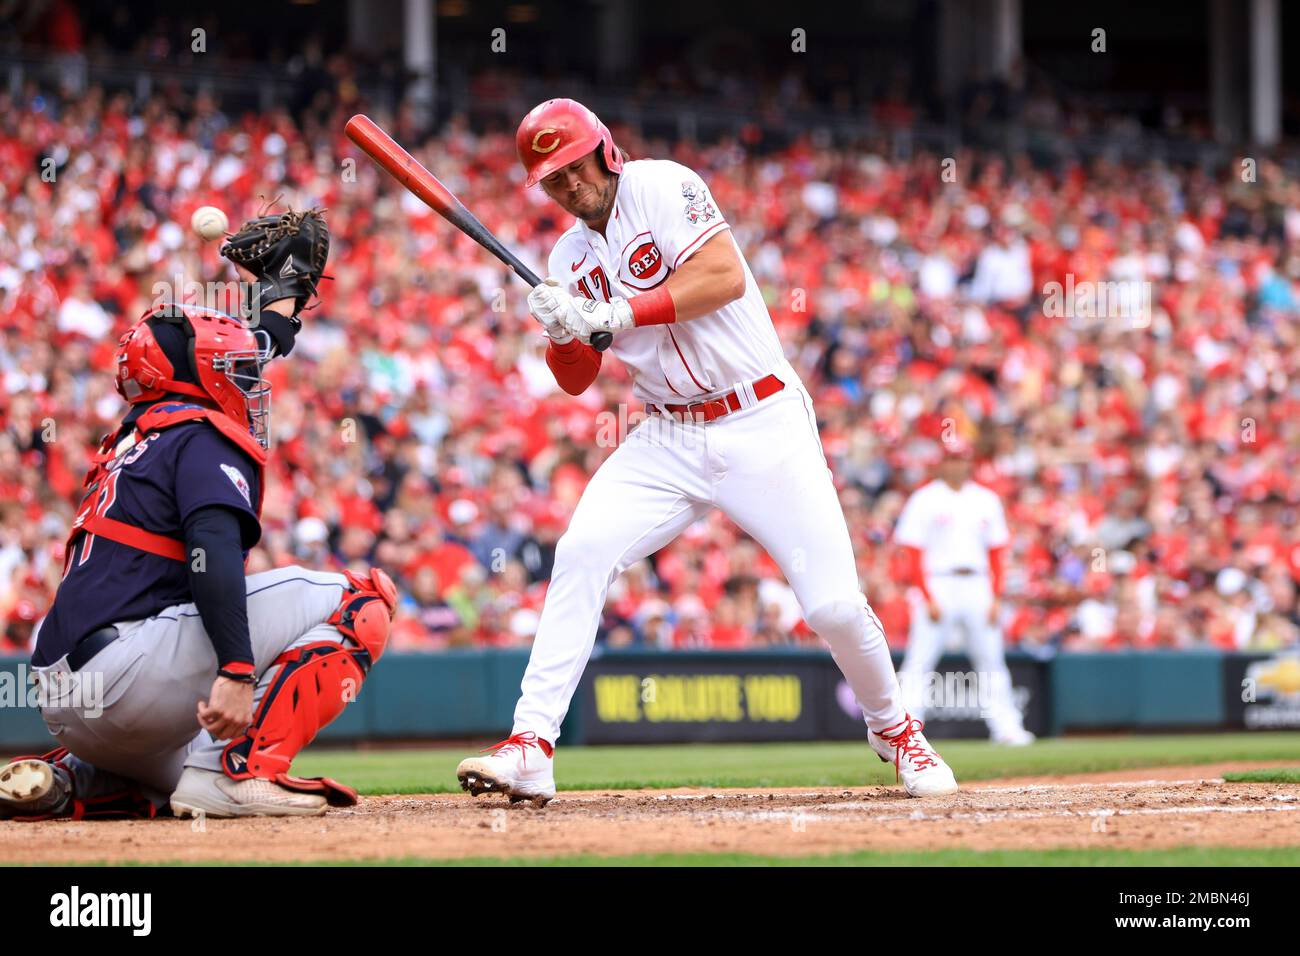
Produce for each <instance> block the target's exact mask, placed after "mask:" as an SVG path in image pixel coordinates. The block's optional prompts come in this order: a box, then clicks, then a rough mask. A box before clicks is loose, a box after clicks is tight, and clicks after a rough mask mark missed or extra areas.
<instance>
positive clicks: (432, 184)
mask: <svg viewBox="0 0 1300 956" xmlns="http://www.w3.org/2000/svg"><path fill="white" fill-rule="evenodd" d="M344 129H345V131H346V132H347V134H348V139H350V140H352V142H354V143H356V144H357V146H358V147H360V148H361V151H362V152H363V153H365V154H366V155H367V156H369V157H370V158H371V159H373V160H374V161H375V162H376V163H378V164H379V165H380V166H381V167H383V168H384V169H385V170H387V171H388V173H389V174H390V175H391V176H392V177H393V178H394V179H396V180H397V181H398V182H399V183H401V184H402V185H403V186H405V187H406V188H407V189H409V190H410V191H411V192H413V193H414V194H415V195H416V197H417V198H418V199H419V200H420V201H421V202H423V203H424V204H425V205H426V206H428V207H429V208H430V209H432V210H433V211H434V212H436V213H437V214H438V215H439V216H441V217H442V218H443V219H446V220H447V221H448V222H449V223H451V224H452V225H453V226H455V227H456V228H457V229H459V230H460V231H461V232H463V233H465V235H467V236H469V237H470V238H471V239H473V240H474V241H475V242H477V243H478V244H479V245H480V246H482V247H483V248H484V249H486V250H487V251H488V252H490V253H492V255H494V256H496V257H497V258H498V259H500V260H501V261H502V262H504V263H505V264H506V265H508V266H509V267H510V268H511V269H513V270H514V273H515V275H517V276H519V278H521V279H523V280H524V281H525V282H527V283H528V285H529V286H535V285H538V284H539V283H540V282H541V281H542V280H541V279H539V278H537V274H536V273H535V272H533V270H532V269H530V268H528V267H527V266H526V265H524V264H523V263H522V262H520V261H519V257H518V256H516V255H515V254H514V253H513V252H511V251H510V250H509V249H507V248H506V247H505V245H504V244H503V243H502V242H501V240H500V239H498V238H497V237H496V236H494V235H493V234H492V231H491V230H490V229H488V227H487V226H485V225H483V223H481V222H479V221H478V218H477V217H476V216H475V215H474V214H473V213H472V212H470V211H469V210H468V209H466V208H465V204H464V203H462V202H461V201H460V200H459V199H457V198H456V197H455V196H454V195H453V194H452V192H451V190H450V189H448V188H447V187H446V186H444V185H443V184H442V183H440V182H439V181H438V177H437V176H435V175H433V173H431V172H429V171H428V170H427V169H425V168H424V166H423V164H421V163H420V161H419V160H417V159H416V158H415V157H414V156H412V155H411V154H410V153H408V152H407V151H406V150H404V149H403V148H402V147H401V146H399V145H398V144H397V141H396V140H394V139H393V137H391V136H389V135H388V134H387V133H386V132H384V131H383V130H382V129H380V128H379V125H378V124H377V123H375V121H374V120H372V119H371V118H370V117H369V116H365V115H363V114H361V113H358V114H357V115H356V116H354V117H352V119H350V120H348V124H347V126H346V127H345V128H344ZM613 340H614V336H613V334H612V333H610V332H597V333H595V334H594V335H592V337H591V347H592V348H594V349H595V350H596V351H597V352H603V351H605V349H607V348H609V344H610V343H611V342H612V341H613Z"/></svg>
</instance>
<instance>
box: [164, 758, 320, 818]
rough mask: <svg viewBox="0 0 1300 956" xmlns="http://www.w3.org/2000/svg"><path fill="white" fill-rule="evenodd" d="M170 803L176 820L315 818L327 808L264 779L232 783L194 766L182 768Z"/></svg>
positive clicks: (315, 796)
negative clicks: (179, 818)
mask: <svg viewBox="0 0 1300 956" xmlns="http://www.w3.org/2000/svg"><path fill="white" fill-rule="evenodd" d="M171 804H172V813H174V814H176V816H178V817H199V816H208V817H318V816H320V815H321V814H322V813H324V812H325V810H326V809H327V806H328V805H327V803H326V801H325V798H324V797H323V796H321V795H320V794H318V793H297V792H295V791H293V790H286V789H285V788H284V787H282V786H280V785H279V784H278V783H276V782H275V781H273V780H267V779H266V778H265V777H250V778H249V779H247V780H233V779H231V778H230V777H228V776H226V775H225V774H224V773H222V772H221V771H219V770H203V769H200V768H198V767H186V768H185V772H184V773H182V774H181V779H180V782H179V783H178V784H177V785H176V791H175V793H173V794H172V799H171Z"/></svg>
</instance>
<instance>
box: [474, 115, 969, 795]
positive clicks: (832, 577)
mask: <svg viewBox="0 0 1300 956" xmlns="http://www.w3.org/2000/svg"><path fill="white" fill-rule="evenodd" d="M516 145H517V148H518V151H519V157H520V159H521V161H522V162H523V165H524V168H525V170H526V172H527V185H528V186H529V187H532V186H535V185H537V184H540V185H541V187H542V189H543V191H544V192H545V193H546V195H547V196H548V197H549V198H550V199H551V200H552V201H554V202H555V203H556V204H557V205H558V206H560V208H562V209H563V210H564V211H565V212H567V213H569V214H571V215H573V216H574V217H576V220H577V221H576V222H575V223H574V224H573V226H572V227H570V228H569V229H568V231H566V232H565V233H564V234H563V235H562V236H561V237H560V239H559V241H558V242H557V243H556V246H555V249H554V250H553V251H552V253H551V256H550V262H549V269H548V272H549V277H548V278H547V280H546V281H545V282H544V283H542V284H541V285H538V286H537V287H536V288H535V289H534V290H533V291H532V293H531V294H530V295H529V297H528V304H529V309H530V311H531V312H532V314H533V316H534V317H535V318H536V319H537V320H538V322H540V323H541V324H542V326H543V327H544V328H545V330H546V335H547V336H548V337H549V339H550V342H549V345H548V347H547V352H546V361H547V363H548V365H549V366H550V368H551V370H552V371H553V372H554V374H555V377H556V380H557V381H558V382H559V384H560V386H561V387H562V388H563V389H564V390H565V391H566V392H568V393H570V394H572V395H578V394H580V393H581V392H582V391H583V390H584V389H586V388H587V387H588V386H589V385H591V383H592V382H593V381H594V380H595V378H596V375H597V373H598V371H599V370H600V365H601V353H600V352H598V351H596V350H594V349H592V348H591V347H590V344H589V342H590V338H591V336H592V334H594V333H595V332H598V331H608V332H612V333H613V334H614V342H613V345H612V350H613V352H614V354H615V355H617V356H618V358H619V360H620V361H622V362H623V363H624V365H625V366H626V367H627V368H628V370H629V371H630V372H631V374H632V377H633V394H634V396H635V397H636V398H637V399H639V400H641V401H642V402H644V403H645V407H646V411H647V413H648V417H647V419H646V420H645V421H644V422H642V423H641V424H640V425H639V426H638V427H636V428H635V429H634V430H633V431H632V432H631V433H630V434H629V435H628V438H627V440H626V441H625V442H624V443H623V444H622V445H621V446H620V447H619V448H618V449H617V450H616V451H615V452H614V453H613V454H612V455H611V456H610V457H609V458H608V459H607V460H606V461H605V462H604V463H603V464H602V465H601V466H600V468H599V469H597V471H596V474H595V475H594V476H593V477H592V479H591V482H590V483H589V484H588V485H587V488H586V490H585V491H584V493H583V495H582V498H581V500H580V501H579V503H578V506H577V509H576V510H575V512H574V514H573V518H572V520H571V522H570V524H569V527H568V529H567V531H566V532H565V534H564V536H563V537H562V538H561V539H560V542H559V544H558V547H557V551H556V557H555V569H554V572H553V574H552V577H551V582H550V587H549V590H548V591H547V595H546V603H545V606H544V607H543V610H542V615H541V620H540V622H539V625H538V630H537V636H536V639H535V641H534V644H533V650H532V655H531V657H530V659H529V663H528V668H527V671H526V673H525V675H524V679H523V685H522V695H521V697H520V700H519V703H518V706H517V707H516V709H515V715H514V728H513V732H512V734H511V736H510V737H508V738H507V739H506V740H503V741H501V742H500V743H499V744H497V745H494V747H492V748H489V749H490V750H491V753H490V754H489V755H488V756H486V757H473V758H470V759H467V760H465V761H463V762H462V763H461V764H460V767H459V768H458V771H457V775H458V777H459V779H460V781H461V785H462V786H463V787H464V788H465V789H467V790H469V791H470V792H471V793H473V794H475V795H477V794H479V793H483V792H501V793H505V794H507V795H509V796H510V798H511V799H512V800H521V799H532V800H533V801H534V802H536V803H539V804H544V803H545V802H546V801H548V800H549V799H551V798H552V797H553V796H554V794H555V779H554V774H553V764H554V748H555V744H556V742H557V740H558V738H559V735H560V723H561V721H562V720H563V719H564V715H565V713H566V712H567V710H568V708H569V702H570V699H571V698H572V697H573V694H574V691H575V689H576V688H577V686H578V681H579V679H580V678H581V676H582V672H583V669H584V668H585V666H586V664H587V660H588V657H589V656H590V654H591V651H592V646H593V644H594V642H595V638H596V630H597V626H598V623H599V618H600V614H601V610H602V608H603V606H604V604H605V595H606V591H607V589H608V588H609V585H610V584H611V582H613V580H614V579H615V578H616V577H617V576H618V575H619V574H620V573H622V571H623V570H625V569H626V568H627V567H628V566H630V565H632V564H634V563H635V562H637V561H639V560H641V559H642V558H644V557H646V556H647V555H650V554H652V553H653V552H655V551H657V550H659V549H660V548H662V547H664V546H665V545H666V544H668V543H669V542H670V541H672V540H673V539H674V538H676V537H677V535H678V534H680V533H681V532H682V531H683V530H684V529H685V528H686V527H688V526H689V525H690V524H692V523H693V522H695V521H697V520H699V519H700V518H701V517H703V516H704V515H706V514H707V513H708V512H709V511H710V510H711V509H713V508H719V509H721V510H722V511H723V512H724V513H725V514H726V515H727V516H728V517H730V518H731V519H732V520H733V521H735V522H736V524H737V525H739V526H740V527H741V528H742V529H743V530H745V531H746V532H748V533H749V534H750V535H752V536H753V537H754V538H755V540H757V541H758V542H759V544H760V545H762V546H763V547H764V548H765V549H766V550H767V551H768V553H769V554H771V556H772V557H773V559H774V560H775V561H777V562H778V564H779V565H780V566H781V569H782V571H783V573H784V574H785V576H786V578H787V580H788V581H789V583H790V585H791V587H792V588H793V589H794V591H795V594H796V595H797V596H798V599H799V602H800V605H801V607H802V609H803V612H804V616H805V618H806V620H807V621H808V623H809V625H810V626H811V627H812V628H813V629H814V630H816V631H817V633H818V634H819V635H820V636H821V637H822V638H823V639H825V641H826V642H827V644H829V645H830V649H831V653H832V654H833V655H834V658H835V661H836V663H837V664H838V665H839V667H840V669H841V670H842V671H843V672H844V675H845V677H846V679H847V680H848V683H849V685H850V686H851V687H852V688H853V691H854V693H855V694H856V696H857V700H858V702H859V704H861V706H862V710H863V714H864V716H865V720H866V725H867V738H868V740H869V742H870V744H871V746H872V748H873V749H874V750H875V751H876V753H877V754H879V755H880V758H881V759H882V760H886V761H889V762H892V763H894V764H895V766H896V767H897V769H898V774H899V777H900V779H901V780H902V782H903V785H904V787H905V788H906V790H907V792H908V793H909V794H911V795H912V796H929V795H937V794H946V793H952V792H954V791H955V790H956V789H957V783H956V781H955V779H954V778H953V774H952V771H951V770H950V769H949V768H948V766H947V764H945V763H944V762H943V760H942V759H940V757H939V755H938V754H937V753H935V751H934V749H933V748H932V747H931V746H930V745H929V743H928V742H927V741H926V739H925V736H924V734H923V733H922V728H921V723H920V721H919V720H917V719H915V718H913V717H912V716H910V715H909V714H908V713H907V712H906V711H905V709H904V707H903V702H902V694H901V691H900V689H899V684H898V679H897V677H896V675H895V673H894V668H893V664H892V662H891V660H890V656H889V649H888V647H887V645H886V642H885V635H884V632H883V630H882V629H881V625H880V621H879V620H878V619H877V617H876V615H875V613H874V612H873V611H872V610H871V607H870V605H869V604H868V603H867V601H866V598H865V597H864V596H863V595H862V593H861V591H860V590H859V587H858V579H857V571H856V568H855V563H854V557H853V551H852V546H851V544H850V540H849V533H848V528H847V525H846V523H845V520H844V515H843V512H842V510H841V508H840V504H839V499H838V496H837V494H836V491H835V487H834V484H833V482H832V479H831V473H830V470H829V469H828V468H827V466H826V458H825V455H824V453H823V451H822V447H821V442H820V439H819V437H818V433H817V423H816V419H815V417H814V415H813V408H812V401H811V399H810V397H809V395H808V390H807V389H806V388H805V387H804V384H803V383H802V382H801V381H800V380H799V377H798V375H797V374H796V373H795V371H794V369H793V368H792V367H791V365H790V364H789V362H787V361H786V359H785V357H784V353H783V351H782V348H781V343H780V341H779V340H778V338H777V336H776V331H775V329H774V328H773V326H772V321H771V318H770V317H769V315H768V312H767V308H766V306H765V305H764V303H763V298H762V295H761V294H760V292H759V289H758V286H757V284H756V283H755V281H754V277H753V276H752V275H751V274H750V270H749V266H748V265H747V264H746V262H745V260H744V257H743V256H742V255H741V252H740V250H739V248H738V247H737V245H736V242H735V240H734V239H733V238H732V235H731V231H730V229H729V227H728V225H727V221H726V219H725V218H724V216H723V212H722V210H721V209H719V208H718V206H717V204H716V203H715V202H714V201H713V197H712V196H711V195H710V193H709V189H708V186H707V185H706V184H705V183H704V181H703V180H702V179H701V178H700V177H699V176H698V175H696V174H695V173H694V172H693V171H692V170H690V169H688V168H686V167H685V166H682V165H679V164H678V163H675V162H670V161H666V160H639V161H630V160H629V159H628V158H627V156H626V154H625V153H623V152H622V151H621V150H619V149H617V148H616V147H615V145H614V142H613V138H612V136H611V135H610V133H609V130H608V129H607V128H606V127H605V126H604V125H603V124H602V123H601V122H600V120H599V119H597V118H596V116H595V115H594V114H593V113H592V112H591V111H590V110H588V109H587V108H586V107H584V106H582V105H581V104H579V103H575V102H574V101H572V100H564V99H557V100H549V101H547V102H545V103H543V104H541V105H540V106H538V107H536V108H535V109H534V110H533V111H532V112H530V113H529V114H528V115H527V116H526V117H524V120H523V122H522V123H521V124H520V126H519V131H518V133H517V136H516Z"/></svg>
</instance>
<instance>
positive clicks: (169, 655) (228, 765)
mask: <svg viewBox="0 0 1300 956" xmlns="http://www.w3.org/2000/svg"><path fill="white" fill-rule="evenodd" d="M327 250H328V234H327V232H326V231H325V227H324V220H323V219H320V218H319V217H318V216H317V217H314V218H312V217H311V216H310V215H309V216H307V217H303V216H301V215H300V214H285V216H276V217H266V218H264V219H259V220H254V221H253V222H252V223H250V224H249V225H248V226H246V227H245V228H244V229H242V230H241V231H240V232H239V233H238V234H236V236H235V237H233V238H232V239H231V241H230V243H229V244H227V246H225V247H224V248H223V250H222V252H223V254H224V255H226V256H227V257H228V258H230V259H231V260H232V261H234V262H236V263H237V264H238V265H240V266H241V267H243V268H244V269H245V270H246V271H244V272H243V273H241V274H242V275H243V276H244V277H245V278H246V279H249V280H253V281H255V283H256V284H255V286H253V288H254V290H255V292H256V295H257V300H256V301H257V302H258V304H259V305H260V315H258V317H257V318H258V321H257V328H258V330H259V332H258V334H257V335H255V334H254V332H253V331H252V330H251V328H250V325H249V324H246V323H245V321H242V320H241V319H237V318H234V317H232V316H229V315H225V314H223V313H221V312H217V311H215V310H212V309H205V308H199V307H192V306H176V305H165V306H162V307H158V308H153V309H150V310H149V311H148V312H147V313H146V314H145V315H144V317H143V318H141V319H140V321H138V322H137V323H136V324H135V325H133V326H132V327H131V328H130V329H129V330H128V331H127V332H126V334H125V335H123V337H122V339H121V341H120V342H119V343H118V347H117V355H116V363H115V383H116V386H117V390H118V392H119V393H120V394H121V395H122V397H123V398H124V399H126V400H127V401H128V402H129V403H130V409H129V410H128V412H127V414H126V415H125V417H124V419H123V421H122V424H121V425H120V426H119V427H118V428H117V429H116V430H115V431H113V432H112V433H111V434H109V435H108V436H106V437H105V439H104V441H103V443H102V444H101V446H100V448H99V451H98V453H97V454H96V455H95V456H94V458H93V465H92V467H91V470H90V472H89V473H88V474H87V476H86V481H85V495H84V497H83V499H82V503H81V506H80V508H79V509H78V511H77V516H76V520H75V521H74V523H73V526H72V531H71V534H70V536H69V538H68V543H67V549H66V556H65V567H64V576H63V580H62V582H61V583H60V585H59V590H58V593H57V595H56V596H55V599H54V605H53V606H52V607H51V608H50V611H49V613H48V614H47V615H46V616H45V618H44V620H43V621H42V622H41V624H40V628H39V632H38V634H37V640H36V649H35V652H34V653H33V656H32V665H33V669H34V671H35V673H36V675H37V677H38V680H39V681H40V683H41V685H42V688H41V689H42V691H43V694H42V703H41V713H42V716H43V717H44V719H45V722H46V725H47V726H48V727H49V730H50V733H51V734H52V735H53V736H54V738H55V739H56V740H57V741H58V744H59V748H58V749H56V750H54V751H51V752H50V753H48V754H45V755H44V756H42V757H26V758H20V759H18V760H15V761H11V762H10V763H9V764H8V765H7V766H5V767H4V768H2V769H0V817H17V818H26V819H47V818H50V817H58V816H73V817H77V818H82V817H94V816H128V817H152V816H154V815H155V814H157V813H158V812H160V811H164V810H166V809H167V808H169V807H170V809H171V811H172V812H174V813H176V814H177V815H180V816H185V815H191V814H193V815H197V814H206V815H210V816H216V817H231V816H286V815H295V814H319V813H323V812H324V811H325V809H326V806H327V805H329V804H333V805H348V804H350V803H355V802H356V794H355V792H353V791H351V790H350V789H349V788H347V787H344V786H343V785H341V784H338V783H335V782H334V781H332V780H328V779H323V778H322V779H312V780H304V779H301V778H296V777H292V776H290V775H289V769H290V764H291V763H292V761H293V758H294V756H295V755H296V754H297V753H298V751H299V750H301V749H302V748H303V747H304V746H306V744H307V743H309V742H310V741H311V740H312V738H313V737H314V736H315V735H316V733H317V732H318V731H319V730H320V728H321V727H323V726H325V725H326V724H328V723H329V722H330V721H331V720H333V719H334V718H335V717H336V716H338V714H339V713H340V712H342V710H343V708H344V706H345V705H346V704H347V702H348V701H350V700H353V699H355V697H356V694H357V692H358V690H359V689H360V686H361V683H362V682H363V681H364V679H365V676H366V674H367V672H368V670H369V668H370V665H371V664H372V663H373V662H374V661H375V660H377V659H378V658H379V656H380V654H381V653H383V650H384V646H385V644H386V642H387V638H388V631H389V624H390V621H391V618H392V611H393V608H394V606H395V604H396V591H395V589H394V588H393V584H392V582H391V581H390V580H389V579H388V577H387V576H386V575H385V574H384V572H382V571H379V570H372V571H370V572H369V574H367V575H365V576H362V575H358V574H354V573H352V572H348V573H347V574H346V575H344V574H330V573H324V572H318V571H311V570H307V569H305V568H299V567H287V568H278V569H276V570H273V571H268V572H265V573H263V574H255V575H252V576H250V577H245V575H244V561H245V558H246V556H247V553H248V549H250V548H251V547H253V545H255V544H256V543H257V540H258V538H259V537H260V535H261V524H260V518H261V502H262V490H263V488H264V481H263V468H264V465H265V463H266V460H267V453H268V447H269V437H268V421H269V412H270V405H269V402H270V388H269V386H268V385H267V384H266V382H265V381H264V380H263V378H262V367H263V365H264V364H265V362H267V361H269V360H270V358H271V357H272V356H273V355H277V354H279V355H287V354H288V353H289V351H290V350H291V349H292V347H293V340H294V336H295V334H296V332H297V330H298V328H299V327H300V322H299V320H298V318H297V314H298V312H299V311H300V310H301V308H302V307H303V304H304V303H305V302H306V301H307V299H308V298H309V296H310V295H311V294H313V293H314V292H315V284H316V282H317V281H318V280H319V278H320V275H321V270H322V269H323V267H324V264H325V258H326V254H327ZM92 697H98V698H99V699H91V698H92ZM223 742H224V743H223Z"/></svg>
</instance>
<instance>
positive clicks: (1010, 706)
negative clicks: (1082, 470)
mask: <svg viewBox="0 0 1300 956" xmlns="http://www.w3.org/2000/svg"><path fill="white" fill-rule="evenodd" d="M972 462H973V449H972V448H971V447H970V446H969V445H966V444H963V443H953V444H952V445H951V446H950V447H949V448H948V454H947V455H946V457H945V458H944V460H943V461H942V462H940V464H939V468H938V472H939V474H938V476H937V477H936V478H935V479H934V480H933V481H930V482H928V483H927V484H925V485H922V486H921V487H920V488H918V489H917V490H916V491H915V492H913V493H912V496H911V497H910V498H908V499H907V503H906V504H905V505H904V506H903V511H902V514H900V515H899V518H898V526H897V527H896V528H895V529H894V540H895V542H897V543H898V544H900V545H902V546H903V547H904V548H905V549H906V550H907V554H908V556H909V566H910V568H911V579H912V584H913V585H914V588H915V592H914V593H915V595H917V596H918V597H919V600H917V601H915V602H914V605H913V608H912V627H911V632H910V634H909V636H908V643H907V654H906V656H905V657H904V659H903V666H902V669H901V670H900V671H899V679H900V681H901V682H902V685H903V692H904V696H905V698H906V700H907V705H908V710H909V711H910V712H911V713H912V714H913V715H914V716H916V717H917V718H918V719H920V718H921V717H922V716H923V715H924V713H925V703H926V701H925V698H926V695H927V687H928V681H929V679H930V675H931V674H932V673H933V672H934V668H935V665H936V664H938V663H939V658H940V656H941V655H942V654H943V651H944V649H945V647H947V646H948V644H949V640H950V638H952V637H955V636H957V635H958V634H961V635H962V636H963V637H964V638H965V643H966V647H967V649H968V651H969V654H970V659H971V663H972V664H974V665H975V670H976V673H977V674H978V675H979V680H978V686H979V692H980V706H981V709H982V711H983V714H984V718H985V720H986V721H987V723H988V727H989V733H990V736H991V737H992V739H993V740H994V741H995V742H996V743H1001V744H1010V745H1013V746H1021V745H1024V744H1029V743H1032V742H1033V740H1034V735H1033V734H1031V733H1030V732H1029V731H1027V730H1026V729H1025V727H1024V723H1023V722H1022V719H1021V715H1020V711H1019V710H1017V709H1016V706H1015V703H1014V701H1013V700H1012V697H1011V675H1010V673H1009V672H1008V671H1007V662H1006V657H1005V656H1004V655H1003V652H1002V632H1001V630H1000V629H999V627H998V611H999V598H1000V597H1001V594H1002V556H1003V552H1004V551H1005V550H1006V548H1007V545H1008V544H1009V542H1010V540H1011V536H1010V534H1009V533H1008V532H1007V519H1006V516H1005V514H1003V511H1002V503H1001V502H1000V501H999V500H998V496H997V495H996V494H994V492H993V491H992V490H991V489H989V488H986V487H984V486H983V485H980V484H977V483H976V482H974V481H971V480H970V474H971V466H972Z"/></svg>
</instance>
